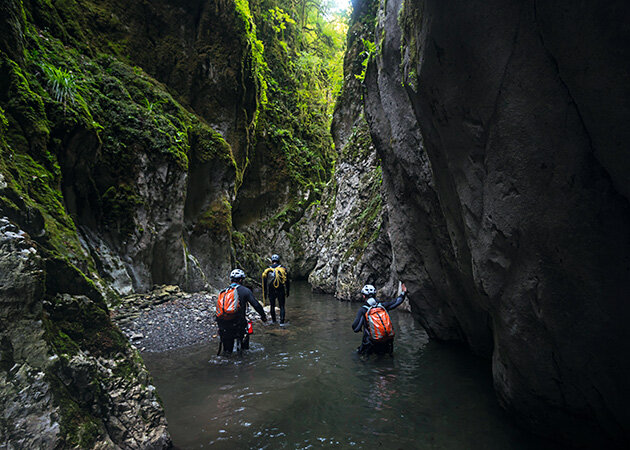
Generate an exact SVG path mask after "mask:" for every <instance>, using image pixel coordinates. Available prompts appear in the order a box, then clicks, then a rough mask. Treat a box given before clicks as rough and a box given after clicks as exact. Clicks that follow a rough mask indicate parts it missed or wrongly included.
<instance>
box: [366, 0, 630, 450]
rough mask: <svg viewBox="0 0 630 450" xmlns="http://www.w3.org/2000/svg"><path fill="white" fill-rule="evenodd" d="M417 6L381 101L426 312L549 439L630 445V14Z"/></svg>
mask: <svg viewBox="0 0 630 450" xmlns="http://www.w3.org/2000/svg"><path fill="white" fill-rule="evenodd" d="M401 3H402V2H400V1H397V0H389V1H388V2H384V3H382V6H381V11H380V12H379V25H378V32H377V36H376V42H377V44H378V46H379V53H378V55H377V56H376V58H375V59H374V61H373V62H372V63H371V64H370V66H369V68H368V73H367V75H366V84H367V90H366V94H365V101H366V111H367V117H368V122H369V124H370V129H371V131H372V137H373V140H374V143H375V145H376V147H377V150H378V152H379V154H380V156H381V158H382V160H383V183H384V185H385V186H386V190H387V191H388V199H389V200H390V201H389V202H388V214H389V220H390V237H391V241H392V247H393V252H394V261H395V265H396V270H397V271H398V273H399V275H400V277H401V278H402V279H403V280H405V281H406V282H407V284H408V286H409V288H410V290H411V291H412V292H413V294H412V303H413V309H414V311H415V312H416V313H417V316H418V317H419V320H420V321H421V322H422V323H423V325H424V326H425V328H426V329H427V331H428V332H429V333H430V335H431V336H433V337H434V338H438V339H442V340H451V341H462V342H466V343H467V344H468V345H469V346H470V347H471V348H472V349H473V350H474V351H476V352H478V353H480V354H483V355H488V356H490V355H492V369H493V376H494V384H495V387H496V391H497V393H498V396H499V400H500V402H501V403H502V404H503V406H504V407H505V408H506V409H508V410H509V411H511V412H513V413H514V414H515V415H516V416H517V417H518V418H519V419H520V421H521V422H522V423H524V424H526V425H527V426H529V427H530V428H531V429H533V430H535V431H536V432H538V433H541V434H544V435H547V436H552V437H554V438H556V439H559V440H562V441H565V442H571V443H573V444H576V445H614V446H624V445H627V444H628V442H629V439H630V416H629V414H628V411H629V410H628V408H627V405H626V404H625V403H626V399H627V398H629V396H630V383H629V382H628V380H629V379H630V358H629V355H630V351H629V350H630V348H629V347H630V332H629V331H628V327H627V322H628V320H629V319H630V306H629V304H628V302H627V301H626V300H627V296H628V292H630V276H629V275H630V257H629V256H628V255H629V250H630V208H629V206H630V205H629V204H628V199H629V198H628V189H629V188H630V184H629V183H628V178H627V174H628V170H627V164H628V155H627V152H625V151H624V149H625V147H626V146H627V133H628V131H627V127H626V126H625V125H623V124H624V123H626V122H627V120H628V119H629V114H630V109H629V107H628V98H630V91H629V90H630V88H629V84H628V78H627V75H628V73H629V69H630V58H628V52H630V31H629V29H628V27H627V26H626V25H627V23H628V20H629V19H630V6H628V5H627V4H626V3H624V2H613V1H611V2H603V3H602V2H594V1H585V2H580V3H579V4H575V3H573V2H560V3H558V2H552V3H553V4H551V3H550V4H542V3H541V2H535V1H530V2H517V1H505V0H504V1H498V0H496V1H491V2H481V1H473V2H470V1H466V2H464V1H457V2H442V1H431V0H427V1H420V0H415V1H411V0H406V1H405V3H404V5H403V4H401Z"/></svg>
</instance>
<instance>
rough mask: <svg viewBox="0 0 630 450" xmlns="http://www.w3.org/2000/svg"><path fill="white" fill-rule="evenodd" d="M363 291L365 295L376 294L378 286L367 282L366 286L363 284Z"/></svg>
mask: <svg viewBox="0 0 630 450" xmlns="http://www.w3.org/2000/svg"><path fill="white" fill-rule="evenodd" d="M361 293H362V294H363V295H365V296H368V297H370V296H372V295H374V294H376V288H375V287H374V286H372V285H371V284H366V285H365V286H363V289H361Z"/></svg>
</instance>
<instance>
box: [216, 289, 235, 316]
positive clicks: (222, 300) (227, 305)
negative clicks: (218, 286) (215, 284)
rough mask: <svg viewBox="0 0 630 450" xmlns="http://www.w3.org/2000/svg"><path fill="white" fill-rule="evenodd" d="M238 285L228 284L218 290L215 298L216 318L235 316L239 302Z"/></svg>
mask: <svg viewBox="0 0 630 450" xmlns="http://www.w3.org/2000/svg"><path fill="white" fill-rule="evenodd" d="M237 287H238V286H230V287H228V288H225V289H223V290H222V291H221V292H219V298H218V300H217V319H221V320H233V319H234V318H236V315H237V313H238V310H239V307H240V304H239V301H238V290H237V289H236V288H237Z"/></svg>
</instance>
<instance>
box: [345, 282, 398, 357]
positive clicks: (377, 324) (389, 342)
mask: <svg viewBox="0 0 630 450" xmlns="http://www.w3.org/2000/svg"><path fill="white" fill-rule="evenodd" d="M361 294H362V295H363V300H364V301H365V305H363V306H361V308H359V310H358V311H357V316H356V318H355V319H354V322H353V323H352V329H353V330H354V332H355V333H358V332H360V331H361V329H363V341H362V342H361V345H360V346H359V348H357V352H359V354H361V355H366V356H367V355H370V354H372V353H376V354H379V355H382V354H384V353H389V354H390V355H391V354H392V353H393V352H394V327H393V325H392V322H391V319H390V317H389V314H388V312H387V311H391V310H392V309H394V308H398V307H399V306H400V305H401V304H402V302H403V301H404V300H405V297H406V296H407V288H406V287H405V285H404V284H403V285H402V293H401V294H400V295H399V296H398V298H397V299H396V300H392V301H389V302H382V303H381V302H379V301H378V300H376V298H374V296H375V295H376V289H375V288H374V286H372V285H371V284H366V285H365V286H363V289H361Z"/></svg>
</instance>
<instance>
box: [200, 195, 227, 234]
mask: <svg viewBox="0 0 630 450" xmlns="http://www.w3.org/2000/svg"><path fill="white" fill-rule="evenodd" d="M194 232H195V233H198V234H205V233H207V232H211V233H213V234H215V235H222V234H228V235H229V234H230V233H231V232H232V205H231V204H230V202H229V201H228V199H227V198H221V199H218V200H215V201H214V202H213V203H212V204H211V205H210V207H209V208H208V209H207V210H206V211H204V212H203V214H201V217H200V218H199V219H198V220H197V222H196V224H195V227H194Z"/></svg>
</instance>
